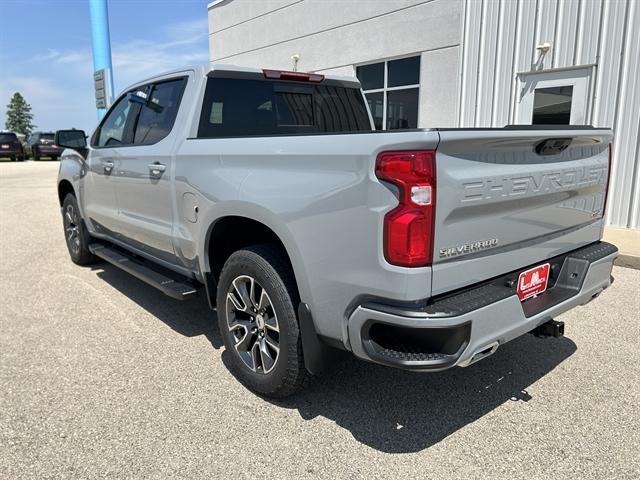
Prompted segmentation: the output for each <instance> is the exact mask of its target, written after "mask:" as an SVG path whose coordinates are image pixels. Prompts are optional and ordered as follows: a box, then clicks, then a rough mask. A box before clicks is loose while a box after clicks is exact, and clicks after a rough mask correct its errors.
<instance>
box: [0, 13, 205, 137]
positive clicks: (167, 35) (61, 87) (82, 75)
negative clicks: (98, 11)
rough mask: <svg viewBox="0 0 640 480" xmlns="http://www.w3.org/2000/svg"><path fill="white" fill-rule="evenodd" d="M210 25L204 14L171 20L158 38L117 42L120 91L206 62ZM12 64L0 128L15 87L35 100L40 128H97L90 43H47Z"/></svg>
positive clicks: (0, 90)
mask: <svg viewBox="0 0 640 480" xmlns="http://www.w3.org/2000/svg"><path fill="white" fill-rule="evenodd" d="M207 29H208V27H207V19H206V17H205V18H202V19H196V20H189V21H180V22H175V23H173V24H171V25H167V26H166V27H165V28H164V29H162V30H161V31H160V35H159V36H158V39H156V40H154V41H152V40H148V39H133V40H130V41H126V42H117V41H116V42H112V46H111V56H112V63H113V76H114V82H115V87H116V88H115V90H116V95H117V93H118V92H119V91H121V90H123V89H124V88H126V87H127V86H128V85H130V84H132V83H134V82H138V81H141V80H144V79H145V78H148V77H150V76H153V75H156V74H158V73H161V72H163V71H166V70H171V69H174V68H179V67H182V66H185V65H192V64H196V63H206V62H207V61H208V59H209V52H208V47H207V36H208V30H207ZM35 65H37V66H38V67H37V69H38V71H42V72H43V75H38V76H31V75H25V74H24V73H23V72H30V71H33V69H34V66H35ZM43 66H44V68H43ZM11 67H12V70H11V71H7V72H3V75H2V76H0V120H2V124H1V125H0V127H4V118H5V106H6V104H7V103H8V101H9V98H10V96H11V95H12V94H13V92H14V91H19V92H21V93H22V94H23V96H24V97H25V98H26V99H27V101H28V102H29V103H30V104H31V105H32V107H33V113H34V117H35V118H34V121H35V123H36V124H37V125H38V126H39V128H42V129H46V130H54V129H57V128H63V127H70V126H74V127H76V128H84V129H85V130H91V129H93V128H94V127H95V124H96V110H95V102H94V98H93V76H92V73H93V57H92V53H91V49H90V48H88V47H87V48H82V49H56V48H47V49H46V50H45V51H43V52H42V53H41V54H39V55H36V56H33V57H31V58H30V59H23V60H21V61H19V62H12V64H11ZM44 73H46V74H44Z"/></svg>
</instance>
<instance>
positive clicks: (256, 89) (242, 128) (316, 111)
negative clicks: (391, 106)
mask: <svg viewBox="0 0 640 480" xmlns="http://www.w3.org/2000/svg"><path fill="white" fill-rule="evenodd" d="M369 130H371V125H370V124H369V116H368V114H367V109H366V106H365V103H364V98H363V97H362V94H361V93H360V89H358V88H349V87H342V86H332V85H310V84H306V83H300V82H279V81H270V80H257V79H255V80H254V79H234V78H209V79H208V80H207V88H206V92H205V98H204V103H203V107H202V114H201V117H200V125H199V129H198V137H201V138H215V137H235V136H260V135H291V134H303V133H332V132H359V131H369Z"/></svg>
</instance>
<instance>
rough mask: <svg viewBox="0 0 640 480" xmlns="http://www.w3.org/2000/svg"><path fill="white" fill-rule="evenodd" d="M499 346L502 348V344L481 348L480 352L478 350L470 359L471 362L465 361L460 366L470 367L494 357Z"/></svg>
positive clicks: (492, 344)
mask: <svg viewBox="0 0 640 480" xmlns="http://www.w3.org/2000/svg"><path fill="white" fill-rule="evenodd" d="M499 346H500V342H493V343H490V344H489V345H485V346H484V347H480V348H479V349H478V350H476V351H475V352H474V353H473V355H471V357H469V360H465V361H464V362H461V363H460V364H459V366H460V367H468V366H469V365H471V364H472V363H476V362H479V361H480V360H482V359H483V358H487V357H488V356H489V355H493V354H494V353H495V352H496V350H497V349H498V347H499Z"/></svg>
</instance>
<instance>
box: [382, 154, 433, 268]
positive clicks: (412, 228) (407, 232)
mask: <svg viewBox="0 0 640 480" xmlns="http://www.w3.org/2000/svg"><path fill="white" fill-rule="evenodd" d="M435 160H436V152H435V150H418V151H398V152H383V153H381V154H380V155H378V159H377V162H376V176H377V177H378V178H379V179H380V180H384V181H386V182H389V183H392V184H393V185H395V186H397V187H398V197H399V198H398V202H399V204H398V206H397V207H396V208H394V209H393V210H391V211H390V212H388V213H387V214H386V215H385V217H384V234H383V235H384V256H385V258H386V259H387V261H388V262H389V263H391V264H393V265H399V266H402V267H424V266H427V265H430V264H431V262H432V260H433V233H434V232H433V229H434V220H435V203H436V170H435V168H436V165H435V163H436V162H435Z"/></svg>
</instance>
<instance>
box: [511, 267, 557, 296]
mask: <svg viewBox="0 0 640 480" xmlns="http://www.w3.org/2000/svg"><path fill="white" fill-rule="evenodd" d="M549 270H551V265H549V264H548V263H545V264H544V265H538V266H537V267H533V268H530V269H529V270H526V271H524V272H522V273H521V274H520V276H519V277H518V288H517V290H518V297H519V298H520V301H522V300H526V299H527V298H531V297H535V296H536V295H540V294H541V293H543V292H544V291H545V290H546V289H547V284H548V283H549Z"/></svg>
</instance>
